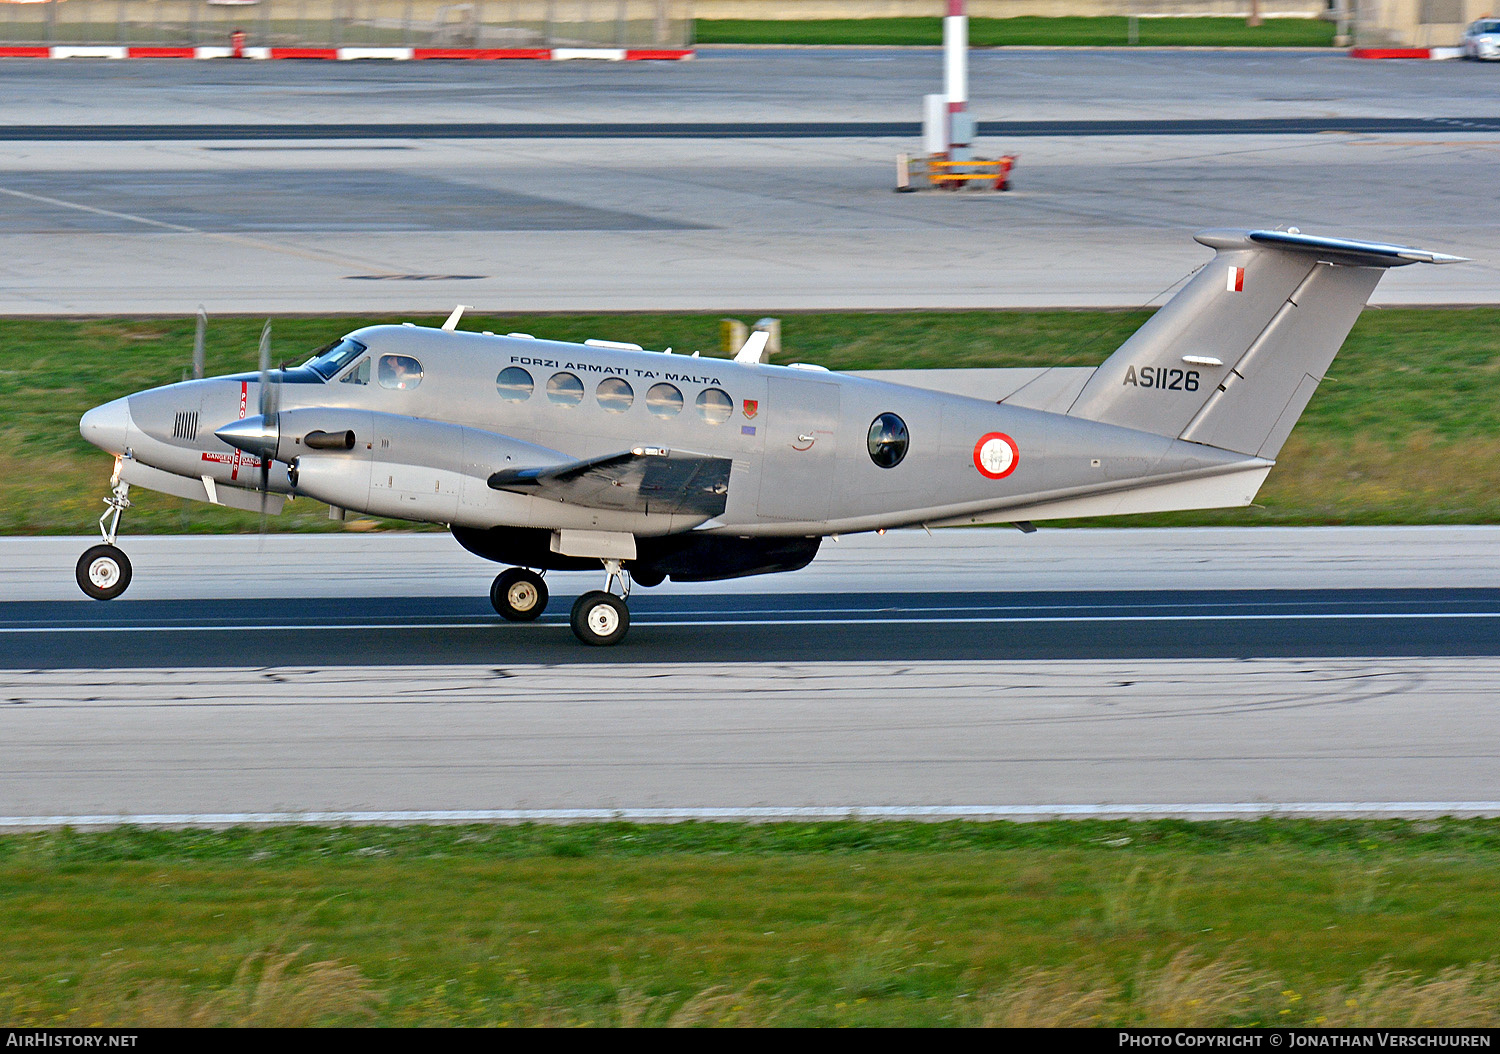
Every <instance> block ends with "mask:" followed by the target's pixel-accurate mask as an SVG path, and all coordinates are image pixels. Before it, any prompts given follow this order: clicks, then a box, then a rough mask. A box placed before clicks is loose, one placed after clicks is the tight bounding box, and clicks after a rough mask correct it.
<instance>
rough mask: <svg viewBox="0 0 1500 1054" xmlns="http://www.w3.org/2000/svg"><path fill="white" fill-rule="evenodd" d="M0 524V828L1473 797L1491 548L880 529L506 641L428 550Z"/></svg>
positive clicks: (1483, 780) (1491, 718)
mask: <svg viewBox="0 0 1500 1054" xmlns="http://www.w3.org/2000/svg"><path fill="white" fill-rule="evenodd" d="M88 542H89V540H88V539H83V538H25V539H21V538H18V539H5V540H3V541H0V596H4V597H5V598H6V600H5V602H4V603H3V604H0V667H3V668H4V669H3V671H0V741H3V742H4V743H5V744H6V763H5V765H4V766H0V827H25V826H47V825H56V824H61V823H73V824H86V823H114V822H121V821H122V820H126V819H128V820H130V821H132V822H143V823H151V824H182V823H195V824H201V823H220V824H229V823H274V822H292V821H297V820H310V821H316V822H345V821H347V822H418V821H423V822H435V821H458V820H475V821H477V820H525V819H531V820H539V821H545V820H567V819H587V818H595V819H597V818H601V817H608V816H611V815H616V814H618V815H620V816H625V817H633V818H637V819H642V820H653V819H684V818H714V817H724V818H740V819H745V818H749V819H775V818H790V817H808V818H818V817H826V816H830V815H843V814H847V813H851V812H855V813H860V814H863V815H869V816H905V817H912V816H916V817H927V818H944V817H961V816H970V817H1009V818H1034V817H1037V816H1048V815H1069V816H1080V815H1096V816H1116V815H1174V816H1188V817H1202V816H1217V815H1228V816H1237V815H1238V816H1243V815H1261V814H1267V813H1286V814H1292V815H1315V816H1329V815H1375V816H1385V815H1402V816H1407V815H1410V816H1421V815H1434V814H1442V813H1463V814H1480V815H1500V802H1497V801H1495V795H1494V794H1493V787H1494V786H1495V781H1496V779H1497V778H1500V708H1497V707H1496V706H1495V705H1494V704H1495V702H1496V699H1497V697H1500V689H1497V687H1496V686H1497V685H1500V528H1483V527H1478V528H1476V527H1470V528H1463V527H1459V528H1445V527H1432V528H1327V529H1310V530H1308V529H1291V528H1263V529H1254V528H1244V529H1240V528H1235V529H1228V528H1224V529H1208V530H1177V529H1158V530H1137V531H1120V530H1068V531H1057V530H1052V531H1047V530H1043V531H1040V532H1038V533H1037V534H1034V535H1025V536H1023V535H1021V534H1019V533H1018V532H1016V531H1012V530H993V529H963V530H948V531H938V532H934V534H933V535H932V536H928V535H926V534H925V533H924V532H920V531H893V532H890V533H888V534H887V535H885V536H883V537H882V536H876V535H861V536H857V537H849V538H844V539H841V540H840V541H839V542H838V543H832V542H830V543H828V544H827V545H826V546H825V549H824V552H823V553H822V554H820V556H819V558H818V559H817V560H815V561H814V563H813V564H812V565H811V566H810V567H809V568H807V569H806V570H804V571H799V572H796V573H793V574H787V575H779V576H766V577H761V578H751V579H743V580H738V581H731V582H724V583H703V584H698V585H676V584H668V585H665V586H662V587H658V589H656V590H652V591H638V592H637V593H636V594H635V595H634V596H633V597H632V608H633V610H634V612H635V626H634V627H633V629H632V631H631V635H630V637H629V638H627V641H626V642H625V644H624V645H622V646H621V647H619V648H616V649H613V650H609V649H587V648H584V647H583V646H582V645H579V644H577V643H576V642H575V641H574V640H573V638H572V635H571V633H570V631H569V630H568V629H567V627H566V625H565V624H563V622H562V621H561V619H562V616H563V613H564V612H565V611H566V606H567V598H568V597H571V596H572V595H574V594H576V593H577V592H579V591H580V590H582V589H586V588H592V587H593V586H595V585H596V584H597V583H596V582H595V581H594V580H593V576H590V575H586V574H579V573H574V574H567V575H564V574H554V575H549V582H551V583H552V589H553V591H554V594H555V597H554V601H553V605H554V606H553V607H552V608H551V609H550V612H551V613H550V614H548V615H546V616H544V621H543V622H542V623H540V624H534V625H511V624H507V623H503V622H502V621H501V620H500V619H498V618H497V617H496V616H495V615H494V614H493V612H491V611H490V610H489V608H488V603H487V600H486V599H485V597H486V588H487V586H488V583H489V579H490V577H491V576H492V575H493V573H494V566H493V565H489V564H486V563H484V562H483V561H479V560H477V559H475V558H473V557H472V556H470V555H469V554H467V553H465V552H463V551H462V550H461V549H460V548H459V547H458V546H457V544H456V543H455V542H453V540H452V539H451V538H448V537H446V536H443V535H439V534H409V535H401V534H391V535H380V534H377V535H355V534H335V535H319V536H307V535H293V536H285V535H283V536H276V535H272V536H268V537H266V538H263V539H262V538H254V537H243V536H231V537H186V538H171V537H151V538H128V537H127V538H125V539H124V544H125V547H126V549H127V550H128V551H129V552H130V553H131V554H132V557H133V560H134V563H135V568H136V580H135V582H134V583H133V584H132V586H131V590H130V591H129V592H128V593H127V594H126V595H125V597H123V598H121V599H119V600H117V601H113V602H110V603H107V604H101V603H95V602H88V601H82V600H79V599H77V594H76V593H75V592H74V590H75V589H76V587H75V586H74V584H73V582H72V564H73V561H74V559H76V557H77V554H78V552H80V551H81V550H82V547H83V546H85V545H86V544H88Z"/></svg>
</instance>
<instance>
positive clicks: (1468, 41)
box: [1463, 18, 1500, 60]
mask: <svg viewBox="0 0 1500 1054" xmlns="http://www.w3.org/2000/svg"><path fill="white" fill-rule="evenodd" d="M1463 45H1464V58H1469V59H1485V60H1490V59H1500V18H1481V19H1479V20H1478V21H1477V22H1473V23H1471V24H1470V26H1469V28H1468V29H1466V30H1464V41H1463Z"/></svg>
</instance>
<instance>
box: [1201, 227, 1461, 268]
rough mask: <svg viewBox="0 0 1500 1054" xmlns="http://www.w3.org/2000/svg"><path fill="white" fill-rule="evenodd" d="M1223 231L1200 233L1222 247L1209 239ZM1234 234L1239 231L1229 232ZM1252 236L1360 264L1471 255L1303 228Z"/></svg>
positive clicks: (1447, 259)
mask: <svg viewBox="0 0 1500 1054" xmlns="http://www.w3.org/2000/svg"><path fill="white" fill-rule="evenodd" d="M1220 233H1224V232H1220V231H1205V232H1204V233H1203V234H1200V235H1198V241H1200V242H1202V243H1203V244H1204V245H1210V246H1213V247H1214V248H1219V247H1220V246H1218V245H1216V244H1215V243H1214V242H1212V241H1209V240H1207V239H1208V238H1210V237H1212V236H1214V235H1217V234H1220ZM1228 233H1230V234H1233V235H1238V234H1240V232H1239V231H1232V232H1228ZM1249 238H1250V240H1251V241H1252V242H1256V243H1258V244H1260V245H1272V246H1275V247H1276V248H1278V249H1287V250H1290V251H1292V252H1304V253H1313V254H1314V255H1316V256H1320V257H1323V258H1324V259H1327V260H1330V261H1333V262H1336V263H1346V264H1356V265H1358V266H1360V267H1405V266H1406V265H1407V264H1413V263H1430V264H1451V263H1468V262H1469V261H1468V257H1465V256H1449V255H1448V254H1447V253H1435V252H1432V251H1431V250H1428V249H1413V248H1412V247H1410V246H1408V245H1387V244H1385V243H1384V242H1361V241H1352V240H1350V239H1348V238H1319V237H1316V236H1314V235H1311V234H1303V233H1301V232H1300V231H1251V232H1249Z"/></svg>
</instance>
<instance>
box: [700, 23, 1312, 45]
mask: <svg viewBox="0 0 1500 1054" xmlns="http://www.w3.org/2000/svg"><path fill="white" fill-rule="evenodd" d="M1129 22H1130V20H1129V19H1128V18H1125V17H1112V16H1111V17H1099V18H1038V17H1024V18H971V19H969V44H970V46H972V47H982V48H990V47H1005V46H1007V45H1029V46H1033V47H1080V46H1089V47H1110V46H1115V47H1118V46H1123V45H1126V44H1138V45H1140V46H1141V47H1262V48H1286V47H1309V48H1311V47H1331V46H1332V45H1333V31H1334V25H1333V23H1331V22H1324V21H1322V20H1321V19H1313V18H1268V19H1266V20H1265V21H1263V22H1262V23H1261V24H1260V25H1259V26H1255V27H1253V28H1252V27H1250V26H1247V25H1246V24H1245V20H1244V19H1243V18H1212V17H1204V18H1141V19H1137V21H1136V39H1134V40H1132V39H1131V36H1130V32H1131V28H1130V25H1129ZM695 30H696V34H697V42H698V43H699V44H797V45H803V46H817V45H830V44H863V45H884V46H892V47H894V46H905V45H927V46H935V45H939V44H941V43H942V42H943V20H942V19H941V18H851V19H787V20H784V21H754V20H750V19H699V20H698V21H697V22H696V23H695Z"/></svg>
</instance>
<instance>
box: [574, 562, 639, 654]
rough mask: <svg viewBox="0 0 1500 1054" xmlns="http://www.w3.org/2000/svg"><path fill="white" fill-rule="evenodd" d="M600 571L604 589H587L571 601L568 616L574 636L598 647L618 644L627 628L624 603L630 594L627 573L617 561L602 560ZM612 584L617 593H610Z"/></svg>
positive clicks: (628, 610)
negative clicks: (571, 608)
mask: <svg viewBox="0 0 1500 1054" xmlns="http://www.w3.org/2000/svg"><path fill="white" fill-rule="evenodd" d="M604 572H605V578H604V588H603V589H594V590H590V591H589V592H587V593H585V594H583V596H581V597H579V598H578V599H577V600H576V601H574V603H573V613H572V615H571V616H570V618H569V622H570V623H571V624H572V626H573V635H574V636H575V637H577V638H578V639H579V640H581V641H582V642H583V643H585V644H591V645H595V646H599V647H603V646H607V645H610V644H618V643H620V641H622V640H624V639H625V632H626V631H627V630H628V629H630V609H629V608H628V607H626V606H625V599H626V598H627V597H629V596H630V575H629V573H628V572H627V571H625V569H624V568H623V567H621V566H620V561H618V560H605V561H604ZM616 583H618V585H619V590H620V595H619V596H615V594H614V593H611V592H610V590H611V589H612V588H614V587H615V585H616Z"/></svg>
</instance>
